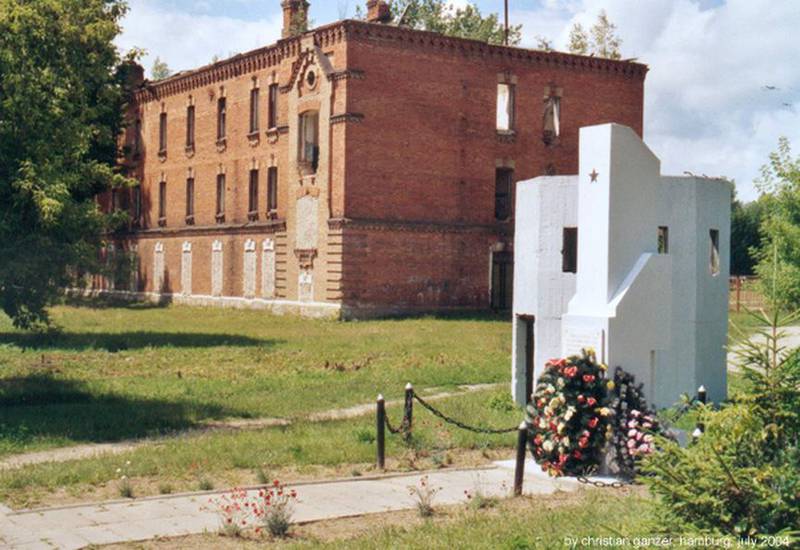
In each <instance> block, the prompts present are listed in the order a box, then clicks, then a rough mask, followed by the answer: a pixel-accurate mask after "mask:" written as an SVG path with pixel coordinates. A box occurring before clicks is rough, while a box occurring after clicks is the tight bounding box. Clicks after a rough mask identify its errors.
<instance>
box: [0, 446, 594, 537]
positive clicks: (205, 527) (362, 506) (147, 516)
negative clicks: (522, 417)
mask: <svg viewBox="0 0 800 550" xmlns="http://www.w3.org/2000/svg"><path fill="white" fill-rule="evenodd" d="M423 475H425V474H413V475H387V476H380V477H373V478H354V479H347V480H341V481H329V482H317V483H304V484H298V485H293V486H292V488H294V489H296V490H297V494H298V502H297V504H296V505H295V513H294V518H293V521H294V522H295V523H306V522H312V521H320V520H327V519H336V518H343V517H351V516H360V515H364V514H375V513H380V512H390V511H397V510H409V509H413V508H414V507H415V500H414V498H413V497H412V496H411V495H410V494H409V487H413V486H415V485H416V484H418V483H419V481H420V478H421V477H423ZM513 480H514V471H513V464H512V463H510V462H498V463H495V464H493V465H490V466H487V467H485V468H479V469H473V470H449V471H437V472H432V473H429V474H428V481H429V483H430V485H431V486H432V487H436V488H441V490H440V491H439V492H438V493H437V494H436V496H435V498H434V501H433V505H434V507H436V506H441V505H448V504H459V503H464V502H466V501H467V496H466V495H465V491H469V492H470V493H472V494H474V493H475V492H476V490H479V491H480V492H481V493H482V494H483V495H485V496H496V497H504V496H509V495H510V491H511V488H512V487H513V483H514V481H513ZM579 487H580V485H579V484H578V483H577V481H575V480H574V479H552V478H549V477H547V476H546V475H545V474H542V473H541V469H540V468H538V467H536V465H535V464H534V463H533V462H530V461H529V462H528V463H527V464H526V476H525V484H524V491H525V493H526V494H529V495H547V494H552V493H554V492H556V491H559V490H560V491H575V490H577V489H578V488H579ZM257 491H258V489H257V488H255V489H251V491H250V492H251V494H254V495H255V494H256V493H257ZM221 494H222V493H220V492H213V493H193V494H184V495H173V496H169V497H158V498H147V499H138V500H128V501H114V502H106V503H101V504H91V505H79V506H67V507H63V508H48V509H39V510H28V511H20V512H11V511H9V510H7V509H6V510H5V511H3V510H0V547H2V548H10V549H15V550H16V549H18V550H28V549H30V550H33V549H53V548H58V549H66V550H72V549H78V548H84V547H86V546H89V545H100V544H111V543H122V542H133V541H143V540H148V539H153V538H158V537H176V536H183V535H191V534H198V533H204V532H216V531H218V530H219V528H220V525H221V519H220V517H219V515H218V514H216V513H215V512H213V511H211V510H209V509H208V508H209V499H212V498H215V497H218V496H219V495H221Z"/></svg>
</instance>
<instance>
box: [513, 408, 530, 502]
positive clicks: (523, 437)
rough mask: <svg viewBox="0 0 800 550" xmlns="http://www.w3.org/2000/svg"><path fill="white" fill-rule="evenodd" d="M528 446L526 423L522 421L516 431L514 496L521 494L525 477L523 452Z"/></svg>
mask: <svg viewBox="0 0 800 550" xmlns="http://www.w3.org/2000/svg"><path fill="white" fill-rule="evenodd" d="M527 447H528V425H527V424H526V423H525V422H523V423H521V424H520V425H519V430H518V432H517V463H516V465H515V467H514V496H515V497H518V496H520V495H522V482H523V480H524V479H525V452H526V450H527Z"/></svg>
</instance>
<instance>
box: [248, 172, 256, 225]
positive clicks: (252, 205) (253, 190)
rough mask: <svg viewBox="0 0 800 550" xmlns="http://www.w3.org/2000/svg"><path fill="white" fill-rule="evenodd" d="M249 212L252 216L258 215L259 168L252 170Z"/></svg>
mask: <svg viewBox="0 0 800 550" xmlns="http://www.w3.org/2000/svg"><path fill="white" fill-rule="evenodd" d="M248 197H249V199H248V213H249V215H250V217H251V218H253V217H255V216H258V170H250V190H249V195H248Z"/></svg>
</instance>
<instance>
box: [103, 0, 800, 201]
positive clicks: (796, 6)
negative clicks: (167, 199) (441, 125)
mask: <svg viewBox="0 0 800 550" xmlns="http://www.w3.org/2000/svg"><path fill="white" fill-rule="evenodd" d="M450 1H451V3H452V4H454V5H456V6H457V5H463V4H465V3H466V2H467V1H468V0H450ZM129 3H130V7H131V10H130V13H129V14H128V16H127V18H126V20H125V21H124V24H123V26H124V32H123V34H122V36H121V37H120V38H119V39H118V45H119V46H120V48H122V49H128V48H131V47H133V46H137V47H141V48H144V49H146V50H147V52H148V54H147V56H146V57H145V60H144V64H145V66H146V67H148V68H149V67H150V66H151V65H152V62H153V60H154V59H155V57H156V56H158V57H160V58H161V59H163V60H165V61H166V62H167V63H168V65H169V66H170V68H172V69H173V70H181V69H190V68H193V67H197V66H199V65H203V64H206V63H208V62H210V61H211V59H212V58H213V57H214V56H219V57H226V56H228V55H230V54H234V53H239V52H244V51H247V50H251V49H254V48H257V47H260V46H263V45H266V44H269V43H271V42H274V41H275V40H276V39H277V38H278V37H279V35H280V26H281V21H280V15H281V14H280V0H227V1H222V0H194V1H190V0H129ZM310 3H311V14H310V15H311V19H312V20H313V22H314V23H315V24H316V25H321V24H325V23H329V22H331V21H335V20H337V19H339V18H340V16H342V15H344V14H347V15H348V16H350V15H352V14H353V13H354V11H355V8H356V5H358V4H366V0H310ZM476 3H477V5H478V6H479V7H480V8H481V10H482V11H484V12H500V11H501V10H502V9H503V2H502V0H477V2H476ZM509 4H510V11H511V20H512V22H513V23H517V24H522V25H523V45H524V46H533V45H535V44H536V38H537V37H538V36H543V37H546V38H548V39H549V40H551V41H552V42H553V44H554V45H555V47H556V48H557V49H563V48H564V47H565V46H566V43H567V36H568V33H569V29H570V27H571V26H572V24H574V23H575V22H581V23H583V24H584V25H585V26H590V25H591V23H592V22H593V20H594V19H595V18H596V17H597V13H598V12H599V11H600V10H601V9H605V10H606V11H607V12H608V14H609V17H610V18H611V20H612V21H614V22H615V23H616V24H617V26H618V30H619V34H620V36H621V37H622V39H623V44H622V53H623V56H624V57H626V58H629V57H636V58H638V59H639V60H640V61H642V62H644V63H647V64H648V65H650V73H649V75H648V77H647V84H646V91H645V96H646V100H645V141H647V143H648V145H649V146H650V147H651V149H653V151H654V152H655V153H656V154H657V155H659V156H660V157H661V159H662V170H663V171H664V172H665V173H671V174H681V173H683V171H684V170H688V171H692V172H694V173H697V174H708V175H714V176H718V175H722V176H727V177H729V178H731V179H735V180H736V182H737V190H738V192H739V195H740V196H741V197H742V198H744V199H747V200H749V199H753V198H755V196H756V191H755V189H754V187H753V184H752V182H753V180H754V179H755V178H757V177H758V174H759V169H760V167H761V165H762V164H764V163H765V162H766V160H767V156H768V154H769V153H770V152H771V151H773V150H774V149H775V148H776V146H777V142H778V137H779V136H787V137H788V138H789V139H790V140H791V141H792V142H793V143H794V144H795V150H796V151H797V152H798V153H800V63H798V62H797V54H798V52H800V49H798V46H797V39H796V35H797V29H800V0H509Z"/></svg>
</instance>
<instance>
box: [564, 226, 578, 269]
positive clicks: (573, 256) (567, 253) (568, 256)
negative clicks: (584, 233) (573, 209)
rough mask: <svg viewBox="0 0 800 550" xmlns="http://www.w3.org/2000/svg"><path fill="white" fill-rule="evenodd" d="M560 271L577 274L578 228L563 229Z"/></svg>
mask: <svg viewBox="0 0 800 550" xmlns="http://www.w3.org/2000/svg"><path fill="white" fill-rule="evenodd" d="M561 271H562V272H564V273H577V272H578V228H577V227H565V228H564V236H563V241H562V247H561Z"/></svg>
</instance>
